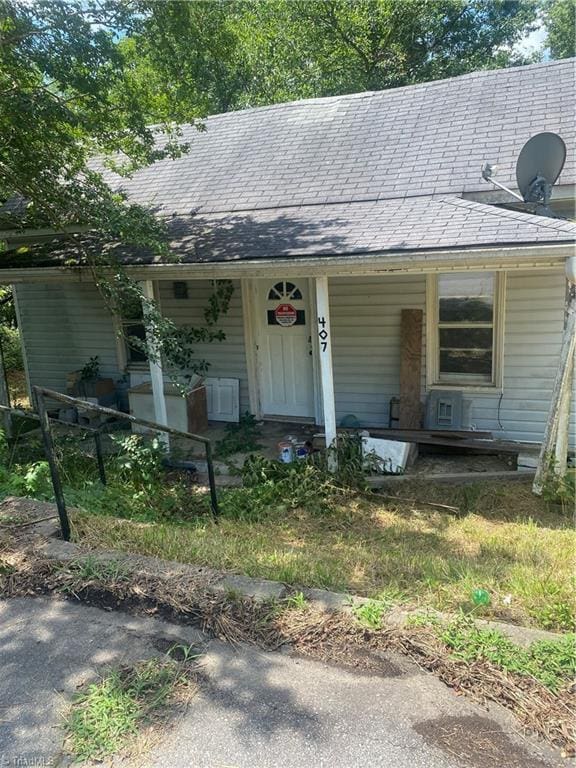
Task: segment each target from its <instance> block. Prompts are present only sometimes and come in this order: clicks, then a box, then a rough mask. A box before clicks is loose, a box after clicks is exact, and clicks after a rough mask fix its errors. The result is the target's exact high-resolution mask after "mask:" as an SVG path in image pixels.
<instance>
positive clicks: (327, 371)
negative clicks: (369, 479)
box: [316, 277, 336, 469]
mask: <svg viewBox="0 0 576 768" xmlns="http://www.w3.org/2000/svg"><path fill="white" fill-rule="evenodd" d="M316 311H317V313H318V317H317V319H316V322H317V328H316V331H317V334H318V350H319V358H320V378H321V382H322V405H323V409H324V433H325V435H326V448H329V447H330V446H331V445H334V446H335V445H336V406H335V403H334V374H333V369H332V328H331V325H330V302H329V298H328V278H327V277H317V278H316ZM330 468H331V469H336V461H335V459H333V461H332V466H331V467H330Z"/></svg>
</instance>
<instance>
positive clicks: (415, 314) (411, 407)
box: [400, 309, 423, 429]
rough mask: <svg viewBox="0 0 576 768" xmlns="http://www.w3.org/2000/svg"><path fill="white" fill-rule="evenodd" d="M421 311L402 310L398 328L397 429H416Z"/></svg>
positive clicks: (420, 359)
mask: <svg viewBox="0 0 576 768" xmlns="http://www.w3.org/2000/svg"><path fill="white" fill-rule="evenodd" d="M422 316H423V312H422V310H421V309H403V310H402V320H401V327H400V428H401V429H418V428H419V427H420V422H421V419H422V404H421V402H420V385H421V380H422Z"/></svg>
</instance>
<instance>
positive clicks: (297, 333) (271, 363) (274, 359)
mask: <svg viewBox="0 0 576 768" xmlns="http://www.w3.org/2000/svg"><path fill="white" fill-rule="evenodd" d="M257 297H258V301H257V312H258V318H257V323H256V328H257V330H258V370H259V377H260V382H259V384H260V406H261V410H262V414H263V416H297V417H313V416H314V376H313V367H312V343H311V332H310V321H311V318H310V303H309V298H308V281H307V280H270V281H268V280H267V281H264V280H259V281H258V282H257Z"/></svg>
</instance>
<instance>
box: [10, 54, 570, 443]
mask: <svg viewBox="0 0 576 768" xmlns="http://www.w3.org/2000/svg"><path fill="white" fill-rule="evenodd" d="M574 76H575V61H574V60H563V61H554V62H548V63H544V64H537V65H531V66H527V67H518V68H512V69H505V70H494V71H483V72H476V73H472V74H469V75H464V76H461V77H456V78H452V79H448V80H442V81H437V82H429V83H425V84H420V85H414V86H407V87H402V88H396V89H392V90H387V91H379V92H373V93H372V92H371V93H360V94H352V95H347V96H339V97H334V98H321V99H311V100H307V101H300V102H292V103H287V104H277V105H273V106H269V107H259V108H255V109H247V110H244V111H240V112H234V113H229V114H222V115H215V116H213V117H210V118H208V119H207V120H206V130H205V131H204V132H201V133H199V132H197V131H196V130H195V129H193V128H191V127H186V126H185V127H184V129H183V130H184V139H185V140H190V142H191V150H190V152H189V153H188V154H185V155H184V156H182V157H180V158H179V159H176V160H163V161H161V162H158V163H157V164H155V165H153V166H150V167H148V168H146V169H144V170H141V171H139V172H138V173H136V174H135V175H134V176H133V177H132V178H130V179H122V180H120V181H118V180H115V179H112V177H111V181H113V183H117V184H119V185H120V186H122V187H123V188H124V189H125V190H126V192H127V193H128V194H129V196H130V198H131V199H132V200H134V201H137V202H140V203H143V204H146V205H150V206H152V207H153V208H154V210H155V211H156V212H157V213H158V215H160V216H163V217H166V220H167V221H168V225H169V230H170V236H171V248H172V250H173V252H174V253H175V254H176V256H177V260H176V261H174V260H173V259H172V260H170V261H162V260H161V259H159V258H158V257H155V256H154V255H152V254H150V253H147V252H145V251H144V250H139V251H135V250H124V251H123V250H122V249H119V251H118V252H119V255H120V257H121V258H122V259H123V260H124V262H125V263H126V265H127V270H128V272H129V273H130V274H131V275H132V276H133V277H134V278H136V279H138V280H142V281H144V284H145V286H146V290H147V291H148V292H149V294H150V295H154V296H156V297H157V299H158V301H159V303H160V306H161V308H162V311H163V313H164V314H165V315H166V316H168V317H170V318H173V319H175V320H176V321H177V322H178V323H182V324H195V323H198V322H202V310H203V307H204V306H205V303H206V301H207V298H208V296H209V295H210V292H211V290H212V287H211V281H213V280H220V279H226V280H231V281H233V286H234V293H233V297H232V301H231V305H230V310H229V312H228V313H227V314H226V315H225V316H224V317H223V318H222V319H221V321H220V325H221V327H222V328H223V330H224V331H225V334H226V339H225V341H223V342H220V343H212V344H209V345H206V346H205V347H203V346H202V345H200V346H199V348H198V355H199V356H201V357H203V358H205V359H206V360H208V361H209V362H210V369H209V374H208V375H209V383H210V387H211V390H210V391H211V402H210V406H209V409H210V415H211V416H212V417H213V418H221V419H224V418H229V419H233V418H237V417H238V413H239V412H245V411H250V412H252V413H254V414H256V415H257V416H258V417H261V418H264V419H266V418H275V419H278V418H280V419H288V420H293V421H297V420H309V421H313V422H315V423H317V424H324V425H325V428H326V434H327V436H329V435H331V434H333V433H334V430H335V426H336V425H337V424H339V423H341V421H342V419H344V418H345V417H346V416H354V417H355V419H356V420H357V421H358V422H359V423H360V424H362V425H366V426H372V427H378V426H381V427H387V426H388V425H389V424H390V421H391V416H393V415H394V413H393V403H394V398H397V397H398V396H400V395H401V368H402V366H404V373H403V374H402V375H403V376H407V378H408V380H409V378H410V370H411V368H410V365H411V363H410V360H408V361H406V360H404V361H403V354H404V347H405V343H404V342H402V340H401V338H402V334H403V333H405V332H407V331H406V329H405V328H403V326H402V310H407V309H411V310H420V312H421V313H422V314H421V315H419V314H418V313H416V314H415V315H413V316H412V317H416V327H417V328H418V318H419V317H421V318H422V322H423V327H422V331H419V330H417V331H416V335H415V336H414V335H412V337H411V344H412V347H413V349H412V353H411V354H412V358H411V360H412V364H413V365H414V366H415V370H417V371H418V370H419V373H418V374H417V375H418V377H419V379H420V380H419V381H417V382H416V386H417V393H416V396H417V398H418V399H419V400H420V401H421V403H422V408H423V409H424V404H425V403H426V401H427V400H429V399H430V396H431V395H432V396H434V393H437V392H440V393H442V394H443V397H444V400H442V399H441V398H440V399H438V398H436V401H435V402H440V403H444V406H445V405H446V403H448V406H449V410H448V412H447V421H446V422H445V423H446V424H449V425H451V426H462V427H463V428H472V429H474V428H475V429H478V430H490V431H491V432H492V433H493V434H494V436H496V437H502V438H506V439H509V440H519V441H532V442H540V441H542V437H543V433H544V428H545V423H546V419H547V413H548V408H549V404H550V398H551V392H552V388H553V382H554V376H555V372H556V367H557V361H558V355H559V350H560V344H561V336H562V330H563V322H564V306H565V294H566V290H567V281H566V276H565V268H566V264H567V263H573V262H570V261H569V260H570V259H571V257H573V256H574V253H575V251H574V244H575V241H576V225H575V224H573V223H571V222H570V221H568V220H566V219H563V218H550V217H546V216H542V215H535V214H534V213H531V212H530V210H531V208H530V206H527V205H524V204H522V203H518V201H517V200H515V199H514V198H513V197H512V196H510V195H509V194H508V193H506V192H504V191H502V190H499V189H497V188H495V187H494V186H493V185H491V184H488V183H487V182H486V181H484V180H483V179H482V175H481V169H482V166H483V164H484V163H485V162H487V161H488V162H490V163H494V164H497V166H498V175H497V180H498V181H499V182H501V183H502V184H504V185H506V186H510V187H512V188H513V189H515V188H516V180H515V170H514V169H515V163H516V159H517V157H518V154H519V152H520V150H521V148H522V146H523V145H524V144H525V142H526V141H527V140H528V139H529V138H530V137H531V136H533V135H534V134H537V133H540V132H544V131H550V132H554V133H557V134H559V135H560V136H561V137H562V138H563V139H564V142H565V143H566V146H567V148H568V155H567V159H566V163H565V166H564V169H563V171H562V174H561V176H560V178H559V179H558V182H557V184H556V185H555V187H554V190H553V197H552V203H551V205H552V208H553V210H554V211H555V212H556V213H557V214H558V215H560V216H565V217H567V218H570V216H571V215H573V209H574V182H575V157H574V146H575V144H574V128H575V125H574V114H575V111H574V100H575V97H574V94H575V88H574V85H575V83H574V80H575V77H574ZM5 238H6V240H7V242H8V245H9V246H10V245H14V244H15V243H16V242H17V241H19V240H22V235H21V234H17V233H12V234H11V233H6V234H5ZM66 247H67V246H66V244H64V243H53V244H52V245H51V247H50V248H47V249H45V250H44V251H41V252H39V253H35V254H34V255H33V256H32V257H31V258H29V259H25V258H24V257H22V256H19V255H17V254H14V256H13V257H12V258H10V257H7V255H6V254H5V255H4V257H3V261H2V269H1V271H0V282H3V283H11V284H13V285H14V286H15V295H16V300H17V311H18V318H19V324H20V329H21V334H22V340H23V345H24V352H25V360H26V373H27V377H28V382H29V384H30V385H33V384H40V385H43V386H47V387H50V388H53V389H56V390H60V391H65V388H66V376H67V373H68V372H70V371H72V370H75V369H78V368H79V367H82V365H83V364H84V363H85V362H86V361H87V360H88V359H89V358H90V357H91V356H95V355H97V356H98V357H99V359H100V364H101V369H102V373H103V374H104V375H108V376H111V377H114V378H118V377H120V376H121V374H122V373H123V371H124V370H125V369H126V368H127V369H128V371H129V372H130V376H131V381H132V383H133V384H137V383H141V382H143V381H145V380H146V379H147V378H150V370H149V367H148V364H147V363H146V361H143V360H142V359H138V355H135V356H133V357H132V358H131V357H130V352H129V351H127V349H126V346H125V345H124V344H123V343H122V342H121V340H119V336H118V329H119V327H120V326H121V325H122V323H124V324H125V325H130V320H124V321H122V320H120V319H118V318H114V317H112V316H111V315H110V313H109V311H108V309H107V308H106V306H105V304H104V302H103V300H102V299H101V297H100V295H99V293H98V291H97V290H96V288H95V287H94V285H93V283H92V281H91V278H90V274H89V272H88V271H87V270H85V269H82V268H67V267H66V266H65V265H64V261H65V258H66ZM132 325H133V326H134V321H132ZM134 330H135V329H134V328H133V329H132V331H134ZM136 330H137V329H136ZM418 334H419V335H418ZM414 345H416V347H415V349H414ZM152 368H153V370H152V374H153V379H154V381H155V382H156V384H155V392H156V398H157V400H156V415H157V417H158V418H163V412H162V407H163V406H162V402H161V401H162V392H161V391H159V386H158V381H159V375H161V371H159V370H158V367H157V366H156V367H155V366H152ZM410 386H412V387H414V381H413V380H412V382H411V384H410ZM451 398H452V399H451ZM573 401H574V398H573ZM391 403H392V412H391ZM452 407H454V409H455V411H454V412H456V411H457V412H458V414H459V416H458V419H457V424H454V423H452V421H451V420H450V414H451V413H452V411H451V410H450V408H452ZM445 415H446V413H445ZM436 416H437V417H439V418H440V422H439V425H441V424H442V419H441V417H442V413H441V412H440V411H438V413H436ZM573 416H574V414H572V424H574V418H573ZM418 418H420V417H419V416H418ZM432 418H435V416H434V414H432ZM571 442H572V445H574V442H575V435H574V430H572V435H571Z"/></svg>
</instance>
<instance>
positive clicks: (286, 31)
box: [121, 0, 571, 120]
mask: <svg viewBox="0 0 576 768" xmlns="http://www.w3.org/2000/svg"><path fill="white" fill-rule="evenodd" d="M569 1H571V0H569ZM557 2H562V0H557ZM539 4H540V3H539V2H537V1H536V0H525V1H524V2H522V3H518V2H511V1H510V0H426V1H425V2H416V1H415V0H406V1H405V2H397V0H355V2H349V0H219V1H218V2H214V1H213V0H197V1H196V2H194V3H186V2H167V3H161V4H160V3H151V2H143V3H140V8H141V9H142V10H143V15H142V20H141V24H140V26H139V28H138V30H137V32H136V33H135V36H134V38H132V39H127V40H124V41H123V42H122V44H121V47H122V51H123V54H124V55H125V57H126V60H127V61H129V66H130V72H131V86H132V87H133V88H134V91H135V92H139V93H140V94H141V96H142V97H143V98H144V100H145V101H146V104H147V108H148V109H149V111H150V114H151V115H153V116H154V119H157V120H165V119H167V117H177V118H178V119H185V120H186V119H189V116H190V115H195V114H197V113H198V111H200V112H201V113H204V114H205V113H214V112H224V111H229V110H232V109H242V108H244V107H250V106H258V105H263V104H270V103H276V102H281V101H289V100H293V99H304V98H310V97H317V96H332V95H339V94H343V93H355V92H359V91H366V90H380V89H383V88H390V87H397V86H400V85H408V84H411V83H417V82H422V81H426V80H432V79H436V78H443V77H452V76H455V75H459V74H463V73H465V72H470V71H472V70H475V69H484V68H487V67H497V66H506V65H508V64H511V63H514V64H517V63H521V58H520V56H519V54H518V53H516V52H515V51H514V45H515V43H517V42H518V41H519V40H520V39H521V38H522V37H524V36H525V35H526V34H528V33H529V32H530V31H531V29H532V28H533V24H534V22H535V20H536V12H537V8H538V6H539Z"/></svg>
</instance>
